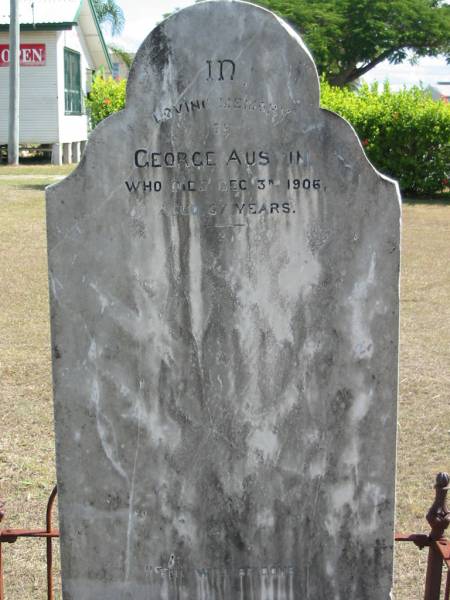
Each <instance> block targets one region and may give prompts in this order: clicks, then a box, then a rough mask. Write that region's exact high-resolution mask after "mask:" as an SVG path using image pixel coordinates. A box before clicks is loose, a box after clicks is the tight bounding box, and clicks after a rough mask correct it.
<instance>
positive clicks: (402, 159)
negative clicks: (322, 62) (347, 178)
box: [322, 81, 450, 194]
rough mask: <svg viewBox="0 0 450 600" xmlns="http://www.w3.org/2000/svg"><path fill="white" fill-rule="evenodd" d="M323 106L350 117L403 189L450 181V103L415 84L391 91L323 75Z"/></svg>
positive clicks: (430, 190) (436, 187)
mask: <svg viewBox="0 0 450 600" xmlns="http://www.w3.org/2000/svg"><path fill="white" fill-rule="evenodd" d="M322 106H323V107H324V108H328V109H329V110H332V111H334V112H336V113H338V114H340V115H342V116H343V117H344V118H345V119H347V120H348V121H350V123H351V124H352V125H353V127H354V128H355V130H356V132H357V134H358V136H359V138H360V140H361V142H362V144H363V146H364V147H365V150H366V152H367V155H368V157H369V158H370V160H371V161H372V162H373V164H374V165H375V167H376V168H377V169H379V170H380V171H381V172H382V173H385V174H386V175H390V176H391V177H393V178H394V179H397V180H398V181H399V182H400V187H401V188H402V190H403V191H404V192H407V193H413V194H435V193H437V192H442V191H443V190H444V189H445V188H448V187H449V179H450V104H448V103H445V102H444V101H436V100H433V99H432V98H431V95H430V94H429V93H427V92H426V91H424V90H422V89H421V88H417V87H415V88H412V89H409V90H403V91H401V92H395V93H394V92H392V91H391V90H390V89H389V86H388V85H384V86H383V89H382V90H381V91H380V90H379V88H378V86H377V85H376V84H375V85H372V86H371V87H369V86H368V85H367V84H364V85H363V86H362V87H361V88H360V89H358V90H357V91H351V90H349V89H345V88H335V87H331V86H330V85H329V84H328V83H326V82H324V81H322Z"/></svg>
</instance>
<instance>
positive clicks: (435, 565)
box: [0, 473, 450, 600]
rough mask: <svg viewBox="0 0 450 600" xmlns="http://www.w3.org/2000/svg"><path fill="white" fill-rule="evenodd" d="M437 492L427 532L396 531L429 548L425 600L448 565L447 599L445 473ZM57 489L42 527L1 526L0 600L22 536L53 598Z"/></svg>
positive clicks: (433, 597)
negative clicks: (40, 562)
mask: <svg viewBox="0 0 450 600" xmlns="http://www.w3.org/2000/svg"><path fill="white" fill-rule="evenodd" d="M434 487H435V489H436V495H435V499H434V502H433V505H432V506H431V508H430V510H429V511H428V513H427V517H426V518H427V521H428V523H429V525H430V527H431V531H430V533H429V534H428V535H427V534H421V533H413V534H411V535H402V534H397V535H396V536H395V541H396V542H412V543H413V544H415V545H416V546H417V547H418V548H420V549H421V550H422V549H423V548H428V564H427V572H426V579H425V593H424V600H441V587H442V577H443V568H444V566H446V567H447V575H446V584H445V592H444V598H443V600H450V540H449V539H447V538H446V537H444V533H445V530H446V529H447V527H448V526H449V524H450V511H449V510H448V508H447V504H446V499H447V492H448V490H449V489H450V478H449V475H448V474H447V473H439V474H438V475H437V477H436V485H435V486H434ZM56 494H57V489H56V487H55V488H54V489H53V491H52V493H51V494H50V497H49V499H48V503H47V510H46V519H45V529H0V600H5V593H4V587H3V556H2V544H5V543H6V544H14V543H15V542H17V540H19V539H21V538H34V539H36V538H42V539H44V540H45V542H46V550H47V600H54V586H53V546H52V541H53V538H58V537H59V531H58V530H57V529H53V527H52V511H53V507H54V504H55V500H56ZM3 508H4V504H3V503H2V502H1V501H0V521H1V520H2V519H3V516H4V512H3Z"/></svg>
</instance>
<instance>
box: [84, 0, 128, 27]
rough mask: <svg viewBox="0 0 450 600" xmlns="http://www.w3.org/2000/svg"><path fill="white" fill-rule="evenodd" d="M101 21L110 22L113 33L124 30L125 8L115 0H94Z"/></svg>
mask: <svg viewBox="0 0 450 600" xmlns="http://www.w3.org/2000/svg"><path fill="white" fill-rule="evenodd" d="M92 3H93V5H94V8H95V12H96V13H97V17H98V20H99V21H100V23H108V24H109V25H110V26H111V33H112V35H117V34H119V33H121V32H122V31H123V27H124V25H125V15H124V14H123V10H122V9H121V8H120V6H119V5H118V4H117V3H116V2H115V1H114V0H92Z"/></svg>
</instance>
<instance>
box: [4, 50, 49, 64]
mask: <svg viewBox="0 0 450 600" xmlns="http://www.w3.org/2000/svg"><path fill="white" fill-rule="evenodd" d="M45 59H46V52H45V44H20V66H21V67H43V66H44V65H45ZM8 65H9V45H8V44H0V67H7V66H8Z"/></svg>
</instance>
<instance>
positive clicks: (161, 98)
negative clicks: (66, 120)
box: [47, 1, 400, 600]
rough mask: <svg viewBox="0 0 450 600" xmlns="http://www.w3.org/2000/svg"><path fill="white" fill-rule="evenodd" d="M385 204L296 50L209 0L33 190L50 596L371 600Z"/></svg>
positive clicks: (386, 286) (391, 321)
mask: <svg viewBox="0 0 450 600" xmlns="http://www.w3.org/2000/svg"><path fill="white" fill-rule="evenodd" d="M399 219H400V205H399V195H398V190H397V187H396V185H395V184H394V183H393V182H392V181H390V180H388V179H386V178H384V177H383V176H381V175H380V174H378V173H377V172H376V171H375V170H374V168H373V167H372V166H371V165H370V163H369V162H368V160H367V158H366V157H365V155H364V152H363V149H362V147H361V145H360V143H359V141H358V139H357V137H356V135H355V133H354V131H353V130H352V128H351V127H350V126H349V124H348V123H346V122H345V121H344V120H343V119H341V118H339V117H338V116H336V115H335V114H332V113H330V112H328V111H325V110H321V109H320V108H319V82H318V78H317V74H316V69H315V66H314V64H313V61H312V59H311V57H310V55H309V53H308V51H307V50H306V48H305V47H304V46H303V44H302V42H301V40H300V39H299V37H298V36H297V35H296V34H295V33H294V32H293V31H292V30H291V29H290V28H289V27H288V26H287V25H286V24H285V23H283V22H282V21H280V20H279V19H278V18H276V17H275V16H274V15H272V14H271V13H270V12H267V11H265V10H263V9H261V8H258V7H256V6H253V5H251V4H247V3H242V2H228V1H218V2H204V3H200V4H196V5H194V6H192V7H189V8H187V9H185V10H183V11H180V12H178V13H177V14H175V15H173V16H172V17H170V18H169V19H168V20H166V21H164V22H163V23H162V24H161V25H160V26H159V27H157V28H156V29H155V30H154V31H153V32H152V33H151V34H150V36H149V37H148V38H147V39H146V40H145V42H144V43H143V45H142V46H141V48H140V50H139V52H138V54H137V57H136V60H135V62H134V65H133V68H132V71H131V74H130V80H129V84H128V102H127V108H126V110H124V111H122V112H121V113H119V114H117V115H114V116H113V117H110V118H108V119H107V120H105V121H104V122H103V123H101V124H100V125H99V126H98V127H97V128H96V130H95V131H94V133H93V134H92V135H91V138H90V141H89V143H88V145H87V148H86V151H85V153H84V155H83V159H82V162H81V164H80V165H79V167H78V168H77V169H76V171H75V172H74V173H73V174H72V175H71V176H70V177H68V178H67V179H65V180H64V181H63V182H61V183H59V184H57V185H54V186H52V187H51V188H49V190H48V192H47V221H48V237H49V246H48V248H49V265H50V291H51V312H52V346H53V372H54V395H55V420H56V443H57V468H58V485H59V506H60V525H61V532H62V539H61V544H62V573H63V589H64V599H65V600H75V599H76V600H103V599H105V600H106V599H107V600H116V599H117V600H119V599H120V600H123V599H133V600H144V599H145V600H148V599H150V600H168V599H170V600H172V599H174V600H175V599H177V600H181V599H185V600H200V599H202V600H206V599H210V600H211V599H215V600H269V599H270V600H281V599H284V600H293V599H295V600H300V599H301V600H306V599H310V600H322V599H323V600H325V599H327V600H329V599H336V600H337V599H340V600H352V599H354V600H364V599H367V600H386V598H388V596H389V591H390V588H391V580H392V546H393V543H392V542H393V540H392V535H393V515H394V470H395V431H396V398H397V350H398V275H399Z"/></svg>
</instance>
